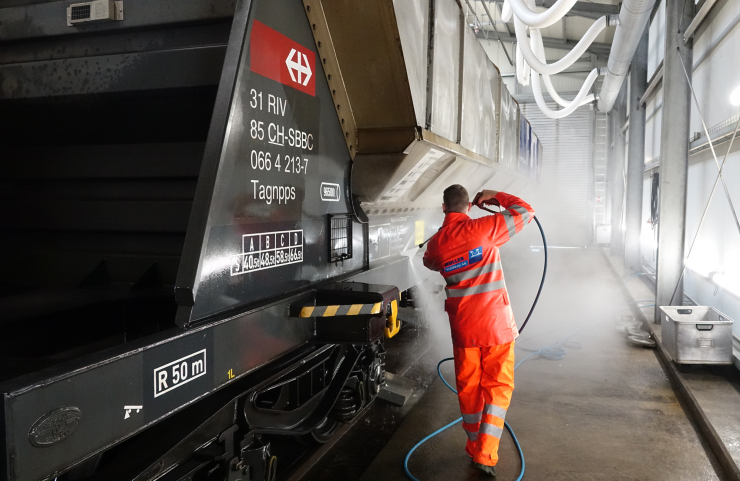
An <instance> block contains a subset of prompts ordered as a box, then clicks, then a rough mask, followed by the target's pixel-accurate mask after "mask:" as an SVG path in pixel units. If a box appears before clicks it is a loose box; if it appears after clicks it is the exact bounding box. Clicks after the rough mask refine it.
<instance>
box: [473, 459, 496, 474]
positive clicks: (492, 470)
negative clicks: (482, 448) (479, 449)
mask: <svg viewBox="0 0 740 481" xmlns="http://www.w3.org/2000/svg"><path fill="white" fill-rule="evenodd" d="M473 467H474V468H475V469H477V470H478V471H481V472H483V473H485V474H487V475H488V476H491V477H493V478H495V477H496V468H495V467H494V466H487V465H485V464H481V463H476V462H473Z"/></svg>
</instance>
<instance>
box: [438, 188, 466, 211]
mask: <svg viewBox="0 0 740 481" xmlns="http://www.w3.org/2000/svg"><path fill="white" fill-rule="evenodd" d="M442 199H443V202H444V203H445V205H446V206H447V210H448V211H449V212H462V213H465V212H467V211H468V204H469V203H470V196H469V195H468V190H467V189H466V188H465V187H463V186H462V185H460V184H452V185H451V186H449V187H447V188H446V189H445V191H444V194H443V195H442Z"/></svg>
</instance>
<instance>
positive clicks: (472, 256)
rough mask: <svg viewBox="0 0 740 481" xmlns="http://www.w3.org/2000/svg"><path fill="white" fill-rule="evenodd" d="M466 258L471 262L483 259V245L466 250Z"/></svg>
mask: <svg viewBox="0 0 740 481" xmlns="http://www.w3.org/2000/svg"><path fill="white" fill-rule="evenodd" d="M468 259H469V260H470V263H471V264H475V263H476V262H480V261H482V260H483V246H480V247H476V248H475V249H473V250H471V251H469V252H468Z"/></svg>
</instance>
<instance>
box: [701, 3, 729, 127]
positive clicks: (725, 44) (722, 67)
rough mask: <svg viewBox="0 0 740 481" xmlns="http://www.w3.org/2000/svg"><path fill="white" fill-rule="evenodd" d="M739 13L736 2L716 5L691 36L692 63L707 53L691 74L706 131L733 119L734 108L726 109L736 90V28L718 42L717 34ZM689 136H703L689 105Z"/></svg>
mask: <svg viewBox="0 0 740 481" xmlns="http://www.w3.org/2000/svg"><path fill="white" fill-rule="evenodd" d="M739 13H740V1H738V0H732V1H725V2H721V1H720V2H717V5H715V6H714V8H713V9H712V11H711V13H710V15H708V16H707V18H706V19H705V20H704V23H703V24H702V27H701V28H700V29H699V31H698V32H697V35H695V36H694V59H695V62H697V61H700V60H701V57H702V56H704V53H705V52H706V51H707V49H710V48H713V50H712V52H711V55H710V56H709V57H707V59H706V60H704V61H702V62H701V63H700V64H698V66H697V67H696V70H694V73H693V79H692V80H693V84H694V90H695V91H696V94H697V97H698V98H699V105H700V106H701V112H702V114H703V115H704V119H705V121H706V123H707V127H708V128H711V127H712V126H713V125H716V124H718V123H720V122H722V121H724V120H726V119H727V118H729V117H731V116H732V115H734V114H735V113H736V112H737V111H738V108H737V107H734V106H732V105H730V103H729V97H730V92H732V90H733V89H735V88H737V87H740V26H736V27H735V28H734V29H733V30H732V31H731V32H730V33H729V34H728V35H727V36H726V37H725V38H724V39H723V40H722V41H721V42H719V43H718V40H719V35H720V33H721V32H722V31H723V30H725V28H726V27H727V26H728V25H729V24H730V22H732V21H733V20H734V19H735V17H736V16H737V15H738V14H739ZM691 108H692V111H691V132H692V133H693V132H702V133H703V132H704V130H703V128H702V125H701V119H700V117H699V114H698V111H697V108H696V105H695V104H693V103H692V106H691Z"/></svg>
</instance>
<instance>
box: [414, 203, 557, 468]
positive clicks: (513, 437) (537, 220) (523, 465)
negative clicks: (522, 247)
mask: <svg viewBox="0 0 740 481" xmlns="http://www.w3.org/2000/svg"><path fill="white" fill-rule="evenodd" d="M478 207H479V208H481V209H483V210H485V211H487V212H490V213H491V214H498V212H495V211H493V210H491V209H488V208H487V207H484V206H482V205H479V206H478ZM532 218H533V219H534V221H535V222H536V223H537V227H538V228H539V229H540V235H541V236H542V246H543V249H542V250H543V251H544V252H545V259H544V265H543V267H542V279H541V280H540V287H539V289H537V295H536V296H535V298H534V302H532V307H531V308H530V309H529V313H528V314H527V317H526V318H525V319H524V322H523V323H522V327H520V328H519V334H521V333H522V331H523V330H524V327H525V326H526V325H527V323H528V322H529V318H530V317H532V312H534V308H535V307H536V306H537V301H539V300H540V294H542V286H544V285H545V276H547V239H546V238H545V231H544V230H543V229H542V224H540V221H539V219H538V218H537V216H534V217H532ZM432 237H434V235H432ZM432 237H430V238H429V239H427V240H425V241H424V242H422V243H421V244H419V246H418V248H417V249H415V252H414V254H415V253H416V251H418V250H419V249H421V248H422V247H423V246H424V244H426V243H427V242H429V241H430V240H431V239H432ZM404 255H405V254H404ZM409 257H412V256H409ZM561 343H562V341H561ZM539 352H540V351H536V352H533V353H532V354H530V355H529V356H527V357H525V358H524V359H522V360H521V361H519V363H518V364H517V365H516V366H514V370H515V371H516V369H517V368H518V367H519V366H521V365H522V363H523V362H524V361H526V360H528V359H529V358H531V357H532V356H534V355H535V354H539ZM562 355H565V353H564V352H563V353H562ZM452 360H453V358H451V357H448V358H446V359H442V360H441V361H439V364H437V374H439V378H440V379H442V382H443V383H445V385H446V386H447V387H448V388H449V389H450V390H451V391H452V392H454V393H455V394H457V391H456V390H455V388H453V387H452V386H450V384H449V383H448V382H447V380H445V378H444V377H443V376H442V370H441V368H442V363H444V362H446V361H452ZM460 421H462V417H460V418H458V419H456V420H454V421H452V422H451V423H450V424H448V425H446V426H443V427H441V428H439V429H438V430H436V431H434V432H433V433H432V434H430V435H428V436H426V437H425V438H424V439H422V440H421V441H419V442H418V443H416V445H415V446H414V447H413V448H411V450H410V451H409V452H408V454H407V455H406V458H405V459H404V460H403V469H404V471H406V475H407V476H408V477H409V478H411V479H412V480H413V481H419V480H418V479H416V478H415V477H414V476H413V475H412V474H411V472H410V471H409V459H410V458H411V455H412V454H413V452H414V451H416V449H417V448H418V447H419V446H421V445H422V444H424V443H425V442H427V441H428V440H430V439H431V438H433V437H434V436H436V435H438V434H439V433H441V432H443V431H445V430H446V429H448V428H451V427H452V426H454V425H455V424H457V423H459V422H460ZM504 427H506V430H507V431H509V434H511V437H512V439H513V440H514V444H515V445H516V449H517V451H518V452H519V459H520V460H521V462H522V470H521V471H520V472H519V477H517V478H516V481H521V479H522V478H523V477H524V468H525V463H524V453H523V452H522V447H521V446H520V445H519V440H518V439H517V438H516V435H515V434H514V430H513V429H511V426H509V423H507V422H504Z"/></svg>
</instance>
